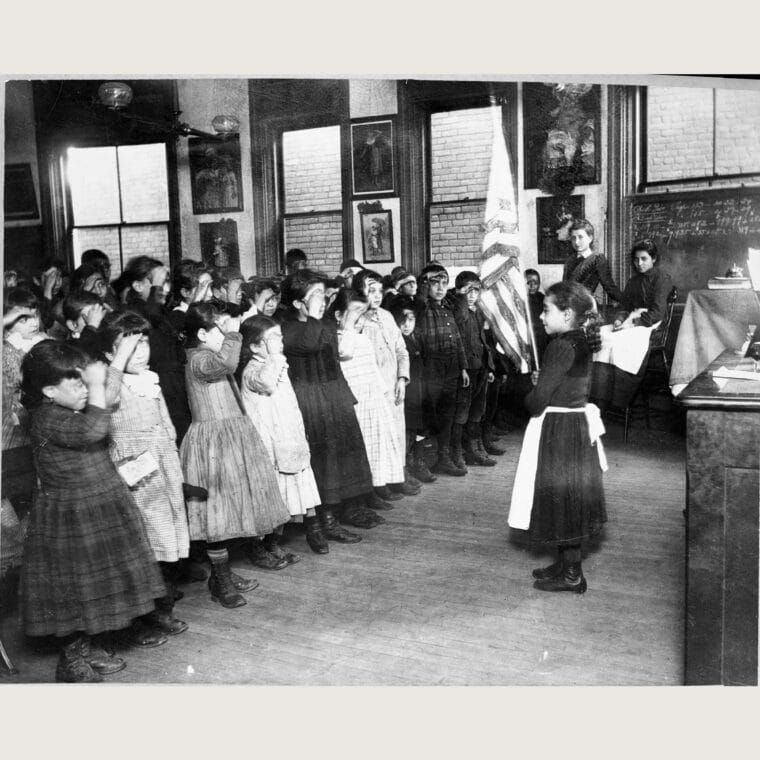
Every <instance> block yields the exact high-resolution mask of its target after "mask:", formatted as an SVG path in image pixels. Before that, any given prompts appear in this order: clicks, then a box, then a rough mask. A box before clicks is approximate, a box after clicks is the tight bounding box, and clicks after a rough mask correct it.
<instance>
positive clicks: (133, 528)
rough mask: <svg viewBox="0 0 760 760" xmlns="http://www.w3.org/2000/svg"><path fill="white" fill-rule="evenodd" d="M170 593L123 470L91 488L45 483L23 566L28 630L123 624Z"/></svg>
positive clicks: (62, 632) (40, 632)
mask: <svg viewBox="0 0 760 760" xmlns="http://www.w3.org/2000/svg"><path fill="white" fill-rule="evenodd" d="M104 456H105V453H104ZM108 464H109V465H110V462H109V463H108ZM165 594H166V586H165V584H164V581H163V578H162V577H161V572H160V571H159V568H158V564H157V563H156V561H155V559H154V557H153V551H152V549H151V547H150V544H149V542H148V537H147V534H146V532H145V526H144V525H143V521H142V517H141V516H140V513H139V511H138V509H137V506H136V504H135V502H134V500H133V498H132V496H131V494H130V493H129V490H128V489H127V486H126V485H125V484H124V482H123V481H122V480H121V479H120V477H119V475H118V474H117V473H116V471H115V470H114V471H113V477H109V478H107V479H104V480H102V481H101V482H100V483H99V484H98V485H95V484H93V483H90V484H89V485H88V493H87V494H86V495H85V494H82V493H80V490H79V489H76V488H73V489H68V490H60V491H59V490H54V489H51V488H46V489H40V490H39V492H38V493H37V497H36V499H35V503H34V506H33V507H32V511H31V514H30V520H29V529H28V532H27V536H26V542H25V545H24V559H23V565H22V571H21V597H22V600H23V601H22V609H23V618H24V631H25V632H26V633H27V634H28V635H30V636H46V635H54V636H66V635H68V634H70V633H74V632H76V631H84V632H85V633H89V634H96V633H102V632H104V631H114V630H119V629H121V628H124V627H126V626H127V625H129V623H130V622H131V621H132V619H133V618H135V617H138V616H139V615H143V614H145V613H147V612H150V611H151V610H152V609H153V608H154V606H155V602H154V600H155V599H158V598H159V597H162V596H164V595H165Z"/></svg>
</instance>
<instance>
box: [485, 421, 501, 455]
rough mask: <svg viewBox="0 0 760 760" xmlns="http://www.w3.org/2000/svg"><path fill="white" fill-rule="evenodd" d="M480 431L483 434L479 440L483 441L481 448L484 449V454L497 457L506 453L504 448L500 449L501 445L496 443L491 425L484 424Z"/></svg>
mask: <svg viewBox="0 0 760 760" xmlns="http://www.w3.org/2000/svg"><path fill="white" fill-rule="evenodd" d="M482 432H483V435H482V437H481V440H482V441H483V448H484V449H485V452H486V454H490V455H491V456H497V457H498V456H501V455H502V454H505V453H506V451H507V450H506V449H502V448H501V446H497V445H496V443H495V441H494V438H493V435H492V432H491V425H489V424H484V425H483V431H482Z"/></svg>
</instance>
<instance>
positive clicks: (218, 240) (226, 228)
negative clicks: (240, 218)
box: [198, 219, 240, 269]
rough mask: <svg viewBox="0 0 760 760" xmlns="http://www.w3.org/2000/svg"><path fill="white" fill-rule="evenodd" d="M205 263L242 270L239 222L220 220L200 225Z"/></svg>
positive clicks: (202, 253) (202, 254)
mask: <svg viewBox="0 0 760 760" xmlns="http://www.w3.org/2000/svg"><path fill="white" fill-rule="evenodd" d="M198 228H199V232H200V239H201V258H202V260H203V263H204V264H206V265H210V266H215V267H233V268H234V269H240V250H239V247H238V229H237V222H236V221H235V220H234V219H220V220H219V221H218V222H207V223H203V222H202V223H201V224H199V225H198Z"/></svg>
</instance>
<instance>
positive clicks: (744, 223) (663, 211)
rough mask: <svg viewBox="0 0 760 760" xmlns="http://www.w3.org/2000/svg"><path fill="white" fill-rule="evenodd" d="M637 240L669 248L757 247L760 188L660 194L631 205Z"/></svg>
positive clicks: (636, 201) (758, 239)
mask: <svg viewBox="0 0 760 760" xmlns="http://www.w3.org/2000/svg"><path fill="white" fill-rule="evenodd" d="M631 221H632V224H631V227H632V233H633V239H634V240H641V239H642V238H652V239H655V238H656V239H658V240H661V241H662V242H663V243H664V244H665V246H666V247H672V246H674V247H678V248H692V247H701V246H714V245H716V244H717V245H720V246H721V247H727V246H731V247H733V246H739V247H748V246H752V247H757V246H758V245H760V189H757V188H753V189H748V188H741V189H731V190H709V191H703V192H694V193H671V194H667V195H663V194H658V195H657V196H655V197H653V198H636V199H635V200H634V201H633V203H632V204H631Z"/></svg>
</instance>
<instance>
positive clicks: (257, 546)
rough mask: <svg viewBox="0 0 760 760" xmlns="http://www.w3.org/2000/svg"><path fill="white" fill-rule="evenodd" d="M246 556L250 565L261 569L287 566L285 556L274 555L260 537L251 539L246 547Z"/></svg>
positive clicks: (275, 568) (282, 568) (281, 568)
mask: <svg viewBox="0 0 760 760" xmlns="http://www.w3.org/2000/svg"><path fill="white" fill-rule="evenodd" d="M246 556H247V557H248V560H249V561H250V563H251V564H252V565H256V567H260V568H261V569H262V570H284V569H285V568H286V567H287V566H288V561H287V560H286V559H285V557H281V558H280V557H275V555H274V554H272V553H271V552H270V551H268V550H267V548H266V546H264V543H263V541H262V540H261V539H260V538H254V539H252V540H251V541H250V542H249V544H248V546H247V547H246Z"/></svg>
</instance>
